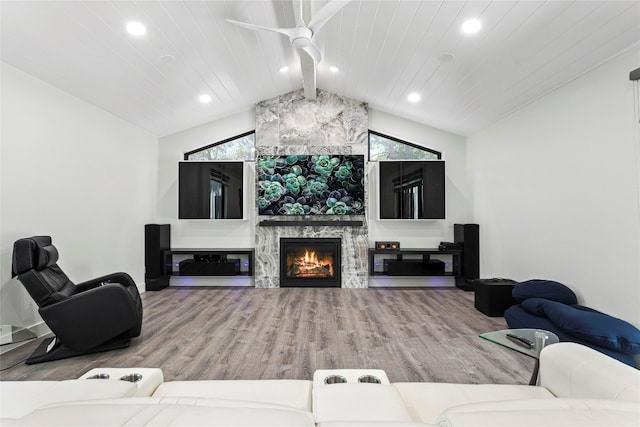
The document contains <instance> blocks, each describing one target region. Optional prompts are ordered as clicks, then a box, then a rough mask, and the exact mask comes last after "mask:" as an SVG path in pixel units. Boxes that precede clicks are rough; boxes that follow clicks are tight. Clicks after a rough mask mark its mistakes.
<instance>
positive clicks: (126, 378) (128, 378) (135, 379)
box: [120, 374, 142, 383]
mask: <svg viewBox="0 0 640 427" xmlns="http://www.w3.org/2000/svg"><path fill="white" fill-rule="evenodd" d="M120 379H121V380H122V381H129V382H130V383H137V382H138V381H140V380H141V379H142V375H141V374H128V375H125V376H123V377H120Z"/></svg>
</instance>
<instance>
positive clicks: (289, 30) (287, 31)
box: [227, 19, 296, 38]
mask: <svg viewBox="0 0 640 427" xmlns="http://www.w3.org/2000/svg"><path fill="white" fill-rule="evenodd" d="M227 21H228V22H231V23H232V24H235V25H237V26H239V27H244V28H248V29H250V30H254V31H260V30H264V31H272V32H274V33H280V34H284V35H285V36H287V37H289V38H291V37H292V36H293V35H294V34H296V33H295V32H294V31H295V30H296V29H295V28H270V27H263V26H262V25H255V24H248V23H246V22H240V21H234V20H233V19H227Z"/></svg>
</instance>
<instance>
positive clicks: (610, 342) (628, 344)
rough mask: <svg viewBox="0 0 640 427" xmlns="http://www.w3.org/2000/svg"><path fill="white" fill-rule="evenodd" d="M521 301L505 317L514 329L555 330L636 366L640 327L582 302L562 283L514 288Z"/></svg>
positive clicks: (530, 282)
mask: <svg viewBox="0 0 640 427" xmlns="http://www.w3.org/2000/svg"><path fill="white" fill-rule="evenodd" d="M512 296H513V299H514V300H515V301H516V302H518V303H519V304H516V305H513V306H511V307H509V308H508V309H507V310H506V311H505V312H504V318H505V321H506V322H507V325H509V327H510V328H513V329H516V328H534V329H544V330H547V331H550V332H553V333H554V334H556V335H557V336H558V338H559V339H560V341H570V342H576V343H580V344H583V345H586V346H588V347H591V348H593V349H595V350H598V351H600V352H602V353H604V354H607V355H609V356H611V357H613V358H615V359H617V360H620V361H621V362H623V363H626V364H627V365H630V366H633V367H635V359H634V357H633V355H634V354H640V329H638V328H636V327H635V326H633V325H631V324H630V323H628V322H625V321H624V320H621V319H618V318H615V317H612V316H609V315H608V314H604V313H601V312H599V311H597V310H594V309H592V308H589V307H585V306H581V305H578V299H577V298H576V295H575V293H574V292H573V291H572V290H571V289H569V288H568V287H567V286H565V285H563V284H562V283H558V282H554V281H551V280H528V281H526V282H521V283H518V284H517V285H516V286H515V287H514V288H513V293H512Z"/></svg>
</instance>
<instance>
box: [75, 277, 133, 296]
mask: <svg viewBox="0 0 640 427" xmlns="http://www.w3.org/2000/svg"><path fill="white" fill-rule="evenodd" d="M104 283H119V284H121V285H123V286H126V287H129V286H136V282H135V281H134V280H133V278H132V277H131V276H130V275H129V274H127V273H124V272H118V273H111V274H107V275H104V276H100V277H96V278H95V279H91V280H87V281H85V282H82V283H78V284H76V289H77V290H78V292H84V291H87V290H89V289H93V288H96V287H98V286H101V285H102V284H104Z"/></svg>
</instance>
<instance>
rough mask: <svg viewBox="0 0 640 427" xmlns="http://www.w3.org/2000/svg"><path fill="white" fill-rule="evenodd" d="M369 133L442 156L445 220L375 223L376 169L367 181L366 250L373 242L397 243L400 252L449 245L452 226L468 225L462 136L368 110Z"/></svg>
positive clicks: (466, 184)
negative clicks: (430, 150)
mask: <svg viewBox="0 0 640 427" xmlns="http://www.w3.org/2000/svg"><path fill="white" fill-rule="evenodd" d="M369 129H370V130H373V131H376V132H379V133H382V134H385V135H388V136H392V137H394V138H398V139H402V140H404V141H408V142H411V143H414V144H417V145H421V146H424V147H428V148H431V149H433V150H436V151H440V152H441V153H442V159H443V160H444V161H445V171H446V177H447V179H446V183H445V186H446V218H447V219H446V220H445V221H441V220H435V221H434V220H430V221H415V220H413V221H412V220H378V219H377V218H378V216H379V213H378V180H377V179H378V176H377V173H376V172H377V167H376V166H374V171H373V174H372V176H371V179H370V180H369V214H368V215H369V216H368V218H369V240H370V242H369V246H370V247H373V245H374V242H375V241H376V240H380V241H399V242H400V247H401V248H437V247H438V244H439V243H440V242H441V241H453V224H454V223H465V222H470V219H471V216H470V205H469V190H468V180H467V170H466V161H467V159H466V141H465V138H464V137H463V136H460V135H456V134H453V133H449V132H446V131H443V130H440V129H436V128H433V127H430V126H426V125H422V124H420V123H416V122H413V121H410V120H406V119H403V118H400V117H397V116H393V115H390V114H386V113H383V112H381V111H378V110H374V109H369Z"/></svg>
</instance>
